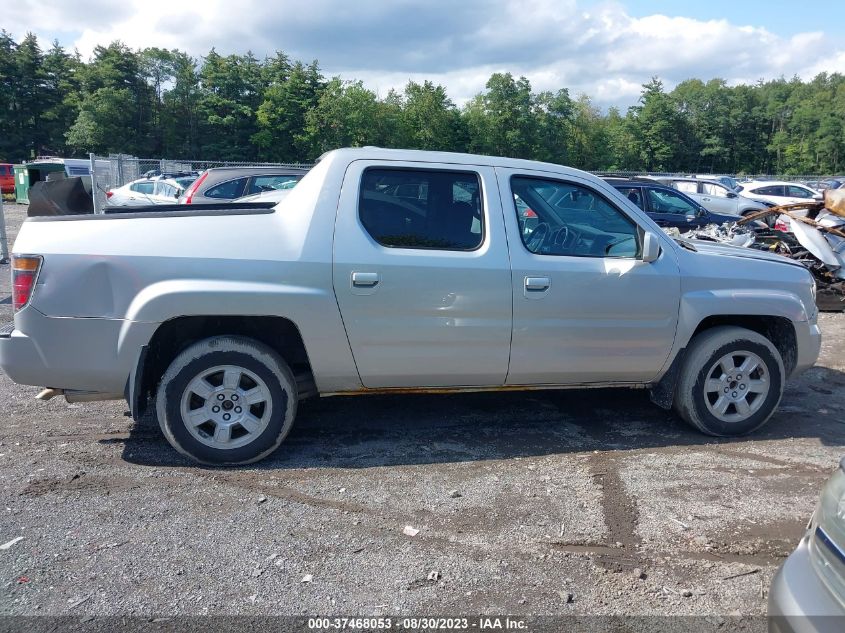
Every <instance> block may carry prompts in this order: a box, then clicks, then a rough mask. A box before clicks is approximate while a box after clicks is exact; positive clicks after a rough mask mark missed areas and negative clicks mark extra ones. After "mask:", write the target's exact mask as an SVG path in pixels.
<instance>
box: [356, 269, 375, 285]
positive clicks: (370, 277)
mask: <svg viewBox="0 0 845 633" xmlns="http://www.w3.org/2000/svg"><path fill="white" fill-rule="evenodd" d="M378 282H379V277H378V273H356V272H353V273H352V285H353V286H357V287H358V288H372V287H373V286H375V285H376V284H377V283H378Z"/></svg>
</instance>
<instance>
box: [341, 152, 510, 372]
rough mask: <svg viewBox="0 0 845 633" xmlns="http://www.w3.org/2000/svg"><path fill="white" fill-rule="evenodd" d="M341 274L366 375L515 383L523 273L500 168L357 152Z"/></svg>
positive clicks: (346, 191) (349, 324)
mask: <svg viewBox="0 0 845 633" xmlns="http://www.w3.org/2000/svg"><path fill="white" fill-rule="evenodd" d="M332 274H333V278H334V290H335V294H336V296H337V301H338V306H339V307H340V312H341V316H342V317H343V322H344V325H345V327H346V333H347V336H348V337H349V343H350V346H351V348H352V353H353V356H354V358H355V363H356V365H357V367H358V373H359V375H360V377H361V381H362V383H363V384H364V386H366V387H371V388H386V387H454V386H496V385H502V384H504V381H505V376H506V375H507V369H508V357H509V353H510V339H511V323H512V321H511V319H512V306H511V274H510V266H509V262H508V249H507V242H506V239H505V229H504V221H503V218H502V208H501V202H500V197H499V192H498V189H497V185H496V178H495V172H494V171H493V169H492V168H490V167H474V166H464V165H450V164H437V163H415V162H405V161H402V162H391V163H388V164H387V165H385V163H384V162H379V161H355V162H353V163H352V164H351V165H350V167H349V168H348V170H347V173H346V176H345V179H344V184H343V188H342V191H341V196H340V201H339V204H338V211H337V219H336V224H335V236H334V265H333V273H332Z"/></svg>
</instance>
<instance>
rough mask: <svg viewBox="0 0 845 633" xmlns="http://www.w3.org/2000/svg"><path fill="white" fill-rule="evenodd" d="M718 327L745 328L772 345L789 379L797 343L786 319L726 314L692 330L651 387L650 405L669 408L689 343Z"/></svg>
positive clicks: (795, 359)
mask: <svg viewBox="0 0 845 633" xmlns="http://www.w3.org/2000/svg"><path fill="white" fill-rule="evenodd" d="M720 325H732V326H735V327H744V328H746V329H749V330H751V331H753V332H757V333H758V334H760V335H761V336H765V337H766V338H767V339H769V340H770V341H771V342H772V345H774V346H775V349H777V350H778V352H779V353H780V356H781V359H782V360H783V368H784V370H785V371H786V375H787V376H789V375H790V374H791V373H792V371H793V370H794V369H795V364H796V362H797V342H796V338H795V328H794V327H793V325H792V322H791V321H790V320H789V319H787V318H786V317H776V316H758V315H742V314H725V315H714V316H709V317H707V318H705V319H704V320H702V321H701V323H699V324H698V327H697V328H695V332H693V334H692V336H691V337H690V340H689V341H687V344H686V345H685V346H684V348H683V349H681V350H680V351H679V352H678V355H677V356H676V357H675V359H674V360H673V361H672V364H671V365H670V367H669V370H668V371H667V372H666V373H665V374H664V375H663V377H662V378H661V379H660V380H659V381H658V382H657V383H655V384H654V385H652V387H651V399H652V402H654V403H655V404H657V405H658V406H661V407H663V408H664V409H670V408H672V401H673V399H674V397H675V385H676V383H677V381H678V375H679V372H680V369H681V366H682V365H683V361H684V355H685V354H686V349H687V347H689V343H690V342H691V341H692V339H694V338H695V337H696V336H697V335H698V334H700V333H701V332H704V331H705V330H709V329H710V328H714V327H717V326H720Z"/></svg>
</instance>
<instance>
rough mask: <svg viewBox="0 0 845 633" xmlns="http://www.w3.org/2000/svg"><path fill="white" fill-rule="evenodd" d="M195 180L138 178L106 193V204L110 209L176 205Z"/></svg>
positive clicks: (183, 178)
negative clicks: (148, 205) (149, 205)
mask: <svg viewBox="0 0 845 633" xmlns="http://www.w3.org/2000/svg"><path fill="white" fill-rule="evenodd" d="M194 180H196V178H195V177H194V176H185V177H180V178H160V177H158V178H140V179H138V180H134V181H132V182H130V183H129V184H128V185H123V186H122V187H118V188H116V189H112V190H111V191H109V192H107V193H106V204H108V205H109V206H112V207H134V206H140V205H147V204H176V202H177V200H178V198H179V196H181V195H182V193H184V191H185V189H187V188H188V187H190V186H191V183H192V182H193V181H194Z"/></svg>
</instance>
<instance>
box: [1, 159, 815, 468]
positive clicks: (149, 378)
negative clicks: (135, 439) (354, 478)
mask: <svg viewBox="0 0 845 633" xmlns="http://www.w3.org/2000/svg"><path fill="white" fill-rule="evenodd" d="M518 202H519V203H518ZM526 205H527V206H528V207H530V209H531V210H532V211H533V214H534V215H533V216H532V218H530V219H531V222H530V224H529V223H528V219H527V218H526V216H525V213H524V211H523V212H520V209H521V208H524V207H525V206H526ZM13 271H14V308H15V320H14V324H10V325H9V326H7V327H5V328H3V329H2V330H0V368H2V370H3V371H4V372H5V373H6V374H7V375H8V376H9V377H10V378H11V379H12V380H14V381H15V382H18V383H22V384H29V385H43V386H46V387H47V390H46V391H44V392H42V394H41V396H42V398H45V399H46V398H49V397H52V396H54V395H58V394H63V395H64V396H65V398H66V399H67V400H69V401H85V400H95V399H110V398H111V399H124V398H125V399H126V400H127V402H128V403H129V407H130V410H131V414H132V416H133V417H134V418H135V419H136V420H140V419H142V418H144V417H145V416H148V415H149V416H152V417H155V418H157V420H158V423H159V426H160V427H161V429H162V431H163V434H164V436H165V437H166V438H167V440H168V441H169V442H170V443H171V445H172V446H173V447H174V448H175V449H176V450H178V451H180V452H181V453H183V454H185V455H187V456H189V457H191V458H193V459H195V460H197V461H199V462H203V463H212V464H242V463H248V462H253V461H256V460H259V459H262V458H264V457H266V456H267V455H269V454H270V453H272V452H273V451H274V450H276V448H277V447H278V446H279V445H280V444H281V443H282V441H283V440H284V438H285V436H286V435H287V434H288V432H289V431H290V429H291V426H292V424H293V421H294V417H295V415H296V409H297V403H298V401H299V400H300V399H302V398H305V397H307V396H310V395H316V394H319V395H321V396H331V395H344V394H372V393H403V392H411V393H420V392H421V391H423V392H432V393H433V392H437V393H440V392H459V391H479V390H502V389H510V390H513V389H548V388H572V387H641V388H648V389H650V390H651V395H652V399H653V400H654V401H655V403H657V404H659V405H660V406H663V407H665V408H667V409H668V408H671V407H674V409H675V411H676V412H677V413H678V414H679V415H680V416H681V417H682V418H683V419H685V420H686V421H687V422H689V423H690V424H691V425H693V426H694V427H696V428H697V429H699V430H700V431H702V432H704V433H707V434H711V435H718V436H730V435H737V434H743V433H749V432H751V431H753V430H755V429H757V428H758V427H760V426H761V425H763V424H764V423H765V422H766V421H767V420H768V419H769V417H770V416H771V415H772V413H773V412H774V411H775V409H776V408H777V406H778V403H779V401H780V398H781V394H782V392H783V388H784V384H785V382H786V380H787V379H788V378H789V377H790V376H791V375H793V374H794V373H796V372H798V371H801V370H803V369H805V368H807V367H809V366H811V365H812V364H813V363H814V362H815V361H816V358H817V357H818V354H819V348H820V338H821V336H820V331H819V327H818V325H817V322H816V318H817V310H816V307H815V304H814V291H815V284H814V282H813V278H812V276H811V275H810V273H809V272H808V271H807V270H806V268H805V267H804V266H802V265H801V264H799V263H797V262H793V261H790V260H789V259H786V258H784V257H780V256H778V255H773V254H769V253H764V252H761V251H755V250H751V249H739V248H729V247H725V246H722V245H718V244H705V243H702V242H699V243H698V244H697V245H695V246H693V245H691V244H690V243H689V242H687V241H685V240H680V241H676V240H673V239H670V238H669V236H667V235H666V234H664V233H663V232H662V231H661V230H660V228H659V227H658V226H657V225H656V224H655V223H654V222H653V221H652V220H651V219H650V218H649V217H648V215H647V214H646V213H645V212H643V211H642V210H641V209H640V208H638V207H637V206H636V205H635V204H633V203H632V202H631V201H630V200H629V199H628V198H627V197H625V196H624V195H622V194H621V193H620V192H619V191H617V190H616V188H614V187H613V186H612V185H610V184H608V183H606V182H604V181H603V180H601V179H599V178H596V177H595V176H592V175H590V174H587V173H585V172H581V171H578V170H574V169H569V168H566V167H562V166H560V165H552V164H546V163H539V162H533V161H525V160H515V159H507V158H497V157H489V156H474V155H468V154H452V153H439V152H425V151H415V150H413V151H412V150H387V149H379V148H360V149H344V150H337V151H334V152H330V153H328V154H327V155H325V157H324V158H323V159H322V160H321V161H320V162H319V163H318V164H317V166H316V167H314V168H313V169H312V170H311V171H310V172H309V173H308V174H307V175H306V176H305V177H304V178H303V179H302V180H301V182H300V183H299V184H298V185H297V186H296V187H295V188H294V189H292V190H291V192H290V194H288V195H287V197H285V199H284V200H282V201H281V202H280V203H279V204H278V205H276V206H275V207H273V208H261V209H259V208H254V207H249V206H240V205H238V204H232V205H229V206H228V207H226V208H220V207H219V206H216V207H215V206H211V207H206V206H204V205H196V206H192V207H189V208H186V207H180V208H179V210H173V209H171V208H170V207H167V208H166V209H165V210H163V211H161V212H158V213H149V212H145V211H144V208H143V207H138V208H136V209H132V210H130V211H129V212H125V213H117V214H106V215H95V216H91V215H87V216H84V215H83V216H56V217H45V218H29V219H28V220H27V221H26V222H24V224H23V226H22V228H21V230H20V232H19V234H18V237H17V241H16V243H15V247H14V262H13Z"/></svg>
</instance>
